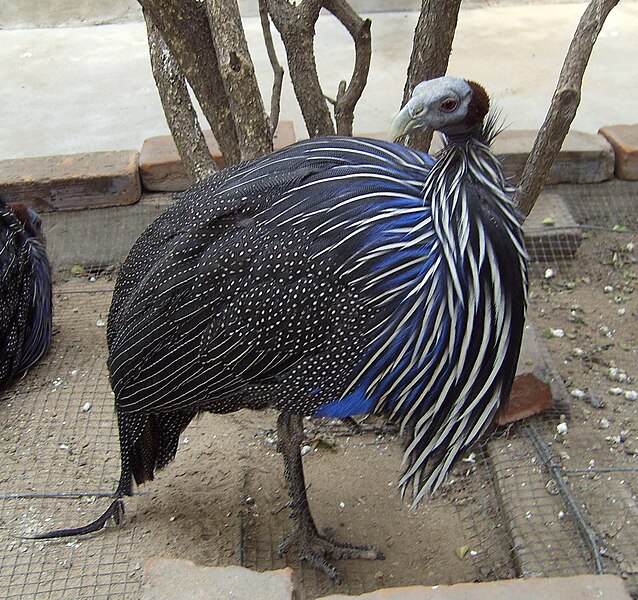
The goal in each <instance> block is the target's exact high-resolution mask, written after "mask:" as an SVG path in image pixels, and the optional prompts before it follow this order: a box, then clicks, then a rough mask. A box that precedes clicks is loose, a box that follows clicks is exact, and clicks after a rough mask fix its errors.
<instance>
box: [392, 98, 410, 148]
mask: <svg viewBox="0 0 638 600" xmlns="http://www.w3.org/2000/svg"><path fill="white" fill-rule="evenodd" d="M415 125H416V123H415V121H414V119H413V118H412V115H411V114H410V110H409V106H408V104H406V105H405V106H404V107H403V108H402V109H401V112H400V113H399V114H398V115H397V116H396V117H394V121H392V124H391V125H390V131H389V132H388V139H389V140H390V141H391V142H396V141H397V140H398V139H399V138H400V137H402V136H404V135H407V134H408V133H410V131H412V130H413V129H414V127H415Z"/></svg>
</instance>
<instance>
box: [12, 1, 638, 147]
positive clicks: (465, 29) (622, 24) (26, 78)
mask: <svg viewBox="0 0 638 600" xmlns="http://www.w3.org/2000/svg"><path fill="white" fill-rule="evenodd" d="M470 7H471V8H467V9H464V10H462V12H461V16H460V20H459V26H458V30H457V34H456V41H455V44H454V49H453V52H452V56H451V62H450V67H449V73H451V74H455V75H460V76H463V77H467V78H472V79H475V80H477V81H479V82H481V83H483V85H485V87H486V88H487V90H488V91H489V92H490V93H491V95H492V98H493V101H494V104H495V105H497V106H498V107H500V109H501V111H502V115H503V118H504V120H505V121H506V122H507V123H508V124H509V125H510V126H511V127H512V128H516V129H525V128H532V129H535V128H538V127H539V126H540V124H541V123H542V121H543V118H544V115H545V112H546V110H547V107H548V105H549V100H550V98H551V95H552V92H553V89H554V86H555V82H556V79H557V77H558V73H559V70H560V66H561V64H562V59H563V56H564V54H565V52H566V50H567V47H568V44H569V41H570V39H571V36H572V33H573V31H574V29H575V27H576V25H577V23H578V20H579V18H580V15H581V14H582V11H583V10H584V7H585V4H553V5H549V4H548V5H516V6H483V7H480V8H479V7H476V5H473V4H471V3H470ZM370 16H371V18H372V19H373V57H372V65H371V70H370V76H369V81H368V86H367V88H366V91H365V92H364V95H363V97H362V98H361V101H360V103H359V105H358V108H357V112H356V115H357V116H356V119H355V132H356V133H360V134H365V133H373V132H379V131H384V130H385V129H386V127H387V124H388V123H389V122H390V120H391V119H392V117H393V116H394V114H395V113H396V111H397V109H398V108H399V103H400V98H401V95H402V90H403V84H404V80H405V73H406V67H407V62H408V59H409V55H410V49H411V44H412V33H413V30H414V25H415V22H416V18H417V16H418V15H417V13H415V12H406V13H401V12H392V13H374V14H372V15H370ZM245 24H246V35H247V37H248V41H249V45H250V47H251V50H252V52H253V59H254V61H255V65H256V70H257V74H258V78H259V82H260V85H261V87H262V90H264V92H265V93H266V95H267V96H268V95H269V90H270V84H271V74H270V66H269V63H268V61H267V58H266V55H265V49H264V46H263V42H262V40H261V31H260V26H259V21H258V19H256V18H247V19H246V21H245ZM317 30H318V34H317V39H316V52H317V60H318V64H319V71H320V76H321V78H322V82H323V83H324V85H325V91H326V93H327V94H329V95H333V94H335V93H336V89H337V85H338V82H339V80H340V79H343V78H347V77H349V74H350V70H351V66H352V61H353V51H352V47H351V42H350V38H349V36H348V35H347V33H346V32H345V30H343V29H342V28H341V27H340V26H339V25H338V24H337V23H336V22H335V21H334V20H333V19H332V18H331V17H330V16H329V15H326V16H322V17H321V18H320V21H319V24H318V27H317ZM637 39H638V2H637V1H636V0H623V1H622V2H621V3H620V4H619V6H617V7H616V8H615V9H614V10H613V11H612V13H611V15H610V17H609V19H608V21H607V23H606V24H605V27H604V29H603V32H602V34H601V36H600V38H599V40H598V43H597V45H596V47H595V48H594V52H593V54H592V58H591V62H590V65H589V68H588V71H587V74H586V77H585V81H584V87H583V100H582V103H581V106H580V109H579V112H578V115H577V117H576V120H575V122H574V125H573V128H574V129H579V130H582V131H589V132H595V131H597V130H598V128H599V127H601V126H603V125H610V124H617V123H636V122H638V95H637V94H636V89H635V86H636V81H638V60H637V58H638V43H637V42H636V40H637ZM283 56H284V54H283V51H281V48H280V57H281V59H282V61H283ZM0 81H2V94H1V95H0V159H3V158H16V157H25V156H38V155H46V154H68V153H75V152H87V151H98V150H120V149H131V148H134V149H139V148H140V147H141V145H142V142H143V140H144V139H145V138H147V137H150V136H154V135H159V134H164V133H166V132H167V131H168V129H167V126H166V123H165V120H164V115H163V112H162V109H161V105H160V102H159V99H158V96H157V91H156V88H155V84H154V81H153V77H152V74H151V71H150V66H149V60H148V55H147V43H146V35H145V28H144V25H143V24H142V23H123V24H114V25H103V26H90V27H73V28H72V27H67V28H55V29H19V30H0ZM281 112H282V114H281V117H282V118H283V119H292V120H293V121H294V123H295V128H296V131H297V136H298V137H304V136H305V135H306V131H305V127H304V125H303V120H302V118H301V114H300V112H299V109H298V108H297V106H296V102H295V100H294V95H293V92H292V88H291V86H290V82H289V80H287V81H286V85H285V89H284V94H283V98H282V111H281Z"/></svg>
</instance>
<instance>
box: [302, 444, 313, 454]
mask: <svg viewBox="0 0 638 600" xmlns="http://www.w3.org/2000/svg"><path fill="white" fill-rule="evenodd" d="M310 450H312V447H311V446H303V447H302V448H301V456H305V455H306V454H308V452H310Z"/></svg>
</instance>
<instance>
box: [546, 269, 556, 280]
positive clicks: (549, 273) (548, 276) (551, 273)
mask: <svg viewBox="0 0 638 600" xmlns="http://www.w3.org/2000/svg"><path fill="white" fill-rule="evenodd" d="M552 277H554V269H545V279H551V278H552Z"/></svg>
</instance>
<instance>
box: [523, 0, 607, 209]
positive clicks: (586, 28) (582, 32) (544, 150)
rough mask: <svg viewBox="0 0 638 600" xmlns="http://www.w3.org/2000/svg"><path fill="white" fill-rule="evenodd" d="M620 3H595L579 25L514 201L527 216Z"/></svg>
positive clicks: (602, 1) (603, 1)
mask: <svg viewBox="0 0 638 600" xmlns="http://www.w3.org/2000/svg"><path fill="white" fill-rule="evenodd" d="M618 2H619V0H592V2H590V3H589V5H588V6H587V8H586V9H585V12H584V13H583V16H582V17H581V19H580V22H579V23H578V27H577V28H576V32H575V33H574V37H573V38H572V41H571V44H570V45H569V50H568V51H567V55H566V56H565V62H564V63H563V68H562V69H561V72H560V76H559V78H558V84H557V85H556V91H555V92H554V96H553V98H552V101H551V104H550V106H549V110H548V112H547V116H546V117H545V122H544V123H543V125H542V127H541V128H540V130H539V132H538V136H536V140H535V141H534V146H533V148H532V151H531V152H530V155H529V157H528V158H527V162H526V163H525V168H524V169H523V174H522V175H521V179H520V182H519V185H518V189H517V191H516V195H515V197H514V199H515V201H516V203H517V204H518V207H519V209H520V211H521V213H522V214H523V215H524V216H527V215H529V213H530V212H531V210H532V208H533V206H534V204H535V202H536V200H537V198H538V196H539V194H540V191H541V189H542V188H543V186H544V185H545V182H546V181H547V177H548V176H549V171H550V169H551V167H552V164H553V162H554V160H555V159H556V156H557V155H558V152H559V151H560V148H561V146H562V145H563V141H564V140H565V137H566V136H567V132H568V131H569V127H570V125H571V124H572V121H573V120H574V117H575V116H576V110H577V109H578V105H579V104H580V98H581V89H582V84H583V75H584V73H585V69H586V68H587V63H588V62H589V57H590V56H591V52H592V49H593V47H594V44H595V42H596V39H597V38H598V34H599V33H600V30H601V29H602V27H603V24H604V22H605V19H606V18H607V15H608V14H609V13H610V11H611V9H612V8H614V6H616V4H618Z"/></svg>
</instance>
